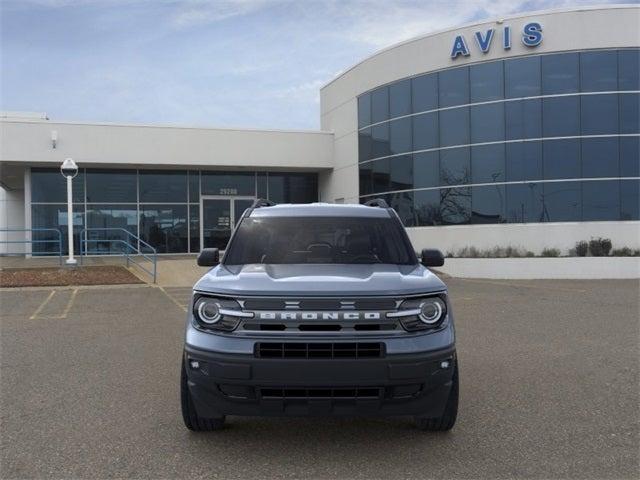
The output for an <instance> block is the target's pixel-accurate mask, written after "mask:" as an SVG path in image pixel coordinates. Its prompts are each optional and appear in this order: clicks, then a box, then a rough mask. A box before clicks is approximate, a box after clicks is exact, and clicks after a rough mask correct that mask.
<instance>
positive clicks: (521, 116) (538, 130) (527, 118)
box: [504, 99, 542, 140]
mask: <svg viewBox="0 0 640 480" xmlns="http://www.w3.org/2000/svg"><path fill="white" fill-rule="evenodd" d="M504 108H505V115H506V121H505V125H506V127H505V128H506V132H505V133H506V139H507V140H517V139H520V138H540V137H542V101H541V100H540V99H531V100H518V101H515V102H506V103H505V104H504Z"/></svg>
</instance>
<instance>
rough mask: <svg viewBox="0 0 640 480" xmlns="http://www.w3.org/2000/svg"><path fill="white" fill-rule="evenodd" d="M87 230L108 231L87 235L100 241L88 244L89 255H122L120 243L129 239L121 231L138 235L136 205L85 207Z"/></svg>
mask: <svg viewBox="0 0 640 480" xmlns="http://www.w3.org/2000/svg"><path fill="white" fill-rule="evenodd" d="M87 228H103V229H109V230H102V231H94V232H92V233H91V234H90V235H89V237H90V238H93V239H95V240H100V241H95V242H94V241H92V242H88V244H87V245H88V249H89V250H88V251H89V253H92V254H106V253H122V248H123V245H122V243H120V242H121V241H127V242H128V241H129V240H130V237H129V236H128V235H127V234H126V233H124V232H123V231H122V230H121V229H124V230H126V231H128V232H130V233H132V234H134V235H138V209H137V205H136V204H132V205H87ZM109 240H111V241H109ZM113 240H116V241H113Z"/></svg>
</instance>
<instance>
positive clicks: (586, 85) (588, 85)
mask: <svg viewBox="0 0 640 480" xmlns="http://www.w3.org/2000/svg"><path fill="white" fill-rule="evenodd" d="M617 89H618V55H617V54H616V52H615V51H604V52H582V53H580V90H581V91H583V92H613V91H615V90H617Z"/></svg>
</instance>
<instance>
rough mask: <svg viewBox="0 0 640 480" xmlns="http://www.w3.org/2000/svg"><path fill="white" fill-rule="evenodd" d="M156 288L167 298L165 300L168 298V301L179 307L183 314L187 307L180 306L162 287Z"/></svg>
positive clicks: (184, 305)
mask: <svg viewBox="0 0 640 480" xmlns="http://www.w3.org/2000/svg"><path fill="white" fill-rule="evenodd" d="M157 288H158V289H159V290H160V291H161V292H162V293H164V294H165V295H166V296H167V298H168V299H169V300H171V301H172V302H173V303H174V304H176V305H177V306H178V307H180V308H181V309H182V310H184V311H185V312H186V311H187V305H186V304H182V303H180V302H179V301H178V300H176V299H175V298H174V297H173V295H171V294H169V293H168V292H167V291H166V290H165V289H164V287H161V286H159V285H158V287H157Z"/></svg>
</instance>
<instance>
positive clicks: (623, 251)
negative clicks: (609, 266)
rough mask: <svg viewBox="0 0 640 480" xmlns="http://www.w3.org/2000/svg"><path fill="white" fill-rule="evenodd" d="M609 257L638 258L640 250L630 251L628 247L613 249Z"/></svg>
mask: <svg viewBox="0 0 640 480" xmlns="http://www.w3.org/2000/svg"><path fill="white" fill-rule="evenodd" d="M611 255H613V256H614V257H638V256H640V250H632V249H630V248H629V247H622V248H614V249H613V250H612V251H611Z"/></svg>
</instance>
